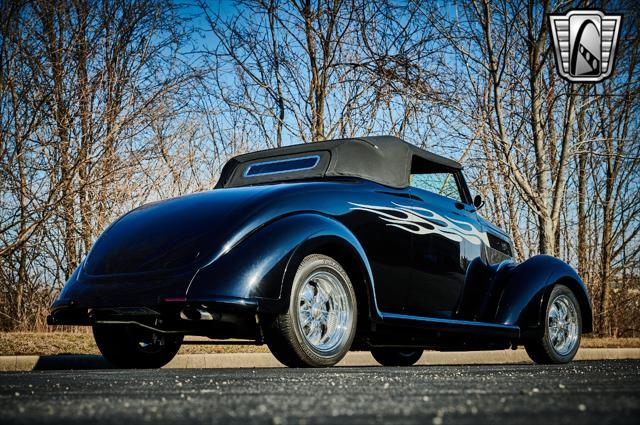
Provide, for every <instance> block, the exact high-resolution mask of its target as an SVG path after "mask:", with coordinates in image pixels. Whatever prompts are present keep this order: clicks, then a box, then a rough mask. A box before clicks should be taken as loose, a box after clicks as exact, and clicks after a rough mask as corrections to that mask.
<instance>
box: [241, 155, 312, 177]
mask: <svg viewBox="0 0 640 425" xmlns="http://www.w3.org/2000/svg"><path fill="white" fill-rule="evenodd" d="M319 161H320V156H319V155H310V156H303V157H298V158H287V159H276V160H272V161H264V162H254V163H253V164H250V165H249V166H248V167H247V168H246V169H245V171H244V177H257V176H268V175H272V174H280V173H289V172H292V171H305V170H310V169H312V168H314V167H315V166H316V165H318V162H319Z"/></svg>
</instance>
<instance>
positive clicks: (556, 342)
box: [547, 295, 578, 356]
mask: <svg viewBox="0 0 640 425" xmlns="http://www.w3.org/2000/svg"><path fill="white" fill-rule="evenodd" d="M547 323H548V326H549V341H550V342H551V345H552V346H553V349H554V350H555V351H556V353H558V354H559V355H561V356H566V355H567V354H569V353H570V352H571V350H573V349H574V347H575V345H576V342H577V341H578V312H577V311H576V307H575V306H574V305H573V302H572V301H571V299H570V298H569V297H567V296H566V295H559V296H558V297H556V298H555V299H554V300H553V303H552V304H551V308H549V318H548V321H547Z"/></svg>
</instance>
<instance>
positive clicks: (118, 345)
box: [93, 325, 183, 369]
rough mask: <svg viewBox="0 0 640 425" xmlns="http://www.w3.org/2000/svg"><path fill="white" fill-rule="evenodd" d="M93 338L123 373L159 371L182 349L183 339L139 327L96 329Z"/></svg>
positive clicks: (108, 358)
mask: <svg viewBox="0 0 640 425" xmlns="http://www.w3.org/2000/svg"><path fill="white" fill-rule="evenodd" d="M93 338H94V339H95V341H96V344H97V345H98V349H99V350H100V352H101V353H102V355H103V356H104V357H105V358H106V359H107V361H108V362H109V363H111V364H112V365H114V366H116V367H118V368H122V369H157V368H160V367H162V366H164V365H166V364H167V363H169V362H170V361H171V359H173V358H174V357H175V355H176V353H177V352H178V350H179V349H180V345H181V344H182V338H183V336H182V335H179V334H160V333H156V332H153V331H151V330H147V329H145V328H142V327H140V326H129V325H95V326H93Z"/></svg>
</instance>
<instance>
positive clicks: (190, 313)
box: [180, 308, 213, 320]
mask: <svg viewBox="0 0 640 425" xmlns="http://www.w3.org/2000/svg"><path fill="white" fill-rule="evenodd" d="M180 318H181V319H182V320H213V315H212V314H211V313H209V312H208V311H206V310H202V309H200V308H184V309H182V310H181V311H180Z"/></svg>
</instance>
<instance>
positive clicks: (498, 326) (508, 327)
mask: <svg viewBox="0 0 640 425" xmlns="http://www.w3.org/2000/svg"><path fill="white" fill-rule="evenodd" d="M381 316H382V318H383V319H398V320H412V321H416V322H427V323H437V324H443V325H454V326H471V327H477V328H493V329H500V330H510V331H515V332H518V333H520V327H519V326H513V325H503V324H500V323H488V322H472V321H469V320H455V319H442V318H439V317H426V316H413V315H408V314H398V313H382V312H381Z"/></svg>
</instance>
